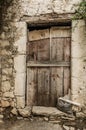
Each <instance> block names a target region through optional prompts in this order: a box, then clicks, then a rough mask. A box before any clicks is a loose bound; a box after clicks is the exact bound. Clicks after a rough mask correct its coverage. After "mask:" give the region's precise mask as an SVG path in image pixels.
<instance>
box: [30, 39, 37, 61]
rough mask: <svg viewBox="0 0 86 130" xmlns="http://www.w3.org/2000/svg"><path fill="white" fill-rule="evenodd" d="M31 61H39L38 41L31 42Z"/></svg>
mask: <svg viewBox="0 0 86 130" xmlns="http://www.w3.org/2000/svg"><path fill="white" fill-rule="evenodd" d="M28 48H29V50H28V51H29V54H28V57H29V60H32V61H37V50H38V44H37V42H36V41H33V42H29V47H28Z"/></svg>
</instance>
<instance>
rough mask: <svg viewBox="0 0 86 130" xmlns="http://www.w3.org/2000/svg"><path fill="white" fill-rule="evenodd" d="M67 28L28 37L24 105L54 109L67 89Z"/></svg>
mask: <svg viewBox="0 0 86 130" xmlns="http://www.w3.org/2000/svg"><path fill="white" fill-rule="evenodd" d="M70 46H71V29H70V27H52V28H49V29H43V30H34V31H30V32H29V33H28V47H27V105H31V106H32V105H39V106H56V104H57V99H58V97H62V96H64V95H66V94H67V93H68V89H69V88H70Z"/></svg>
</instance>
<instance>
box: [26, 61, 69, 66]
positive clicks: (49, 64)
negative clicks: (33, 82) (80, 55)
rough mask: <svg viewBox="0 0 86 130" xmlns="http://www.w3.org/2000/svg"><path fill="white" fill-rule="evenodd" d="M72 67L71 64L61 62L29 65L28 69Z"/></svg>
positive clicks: (29, 63)
mask: <svg viewBox="0 0 86 130" xmlns="http://www.w3.org/2000/svg"><path fill="white" fill-rule="evenodd" d="M62 66H65V67H66V66H70V62H62V63H61V62H60V63H54V64H53V63H44V64H43V63H31V62H28V63H27V67H62Z"/></svg>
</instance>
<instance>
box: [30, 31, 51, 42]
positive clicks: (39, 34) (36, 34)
mask: <svg viewBox="0 0 86 130" xmlns="http://www.w3.org/2000/svg"><path fill="white" fill-rule="evenodd" d="M49 37H50V34H49V29H43V30H33V31H29V33H28V39H29V41H36V40H41V39H46V38H49Z"/></svg>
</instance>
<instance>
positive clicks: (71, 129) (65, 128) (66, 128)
mask: <svg viewBox="0 0 86 130" xmlns="http://www.w3.org/2000/svg"><path fill="white" fill-rule="evenodd" d="M63 129H64V130H75V128H74V127H71V126H70V127H69V126H65V125H63Z"/></svg>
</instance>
